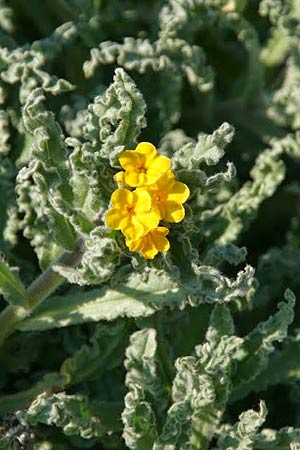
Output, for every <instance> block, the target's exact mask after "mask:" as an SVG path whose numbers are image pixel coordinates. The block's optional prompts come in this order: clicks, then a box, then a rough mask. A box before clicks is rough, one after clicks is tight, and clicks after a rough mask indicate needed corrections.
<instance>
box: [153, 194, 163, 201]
mask: <svg viewBox="0 0 300 450" xmlns="http://www.w3.org/2000/svg"><path fill="white" fill-rule="evenodd" d="M154 201H155V202H156V203H160V201H161V198H160V195H159V194H155V195H154Z"/></svg>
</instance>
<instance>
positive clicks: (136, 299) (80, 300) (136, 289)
mask: <svg viewBox="0 0 300 450" xmlns="http://www.w3.org/2000/svg"><path fill="white" fill-rule="evenodd" d="M195 269H196V271H197V273H196V276H195V277H193V278H190V279H186V280H184V284H183V283H182V282H181V281H180V280H178V278H176V277H175V276H174V277H172V276H171V275H170V274H168V273H167V272H165V271H162V270H156V269H152V270H149V271H147V272H146V273H145V274H141V273H132V274H131V275H129V276H128V278H127V279H126V281H125V280H124V279H123V280H120V281H119V282H118V284H116V285H112V286H110V285H104V286H103V287H102V288H100V289H94V290H92V291H87V292H82V293H78V292H71V293H70V294H67V293H66V294H65V295H64V296H63V297H60V296H56V297H52V298H49V300H48V301H46V302H44V303H43V304H42V305H41V306H40V307H38V308H37V309H36V311H35V312H34V314H33V315H32V316H31V317H30V318H28V319H26V320H24V321H23V322H22V323H19V324H18V325H17V328H18V329H19V330H24V331H33V330H47V329H51V328H57V327H64V326H68V325H74V324H80V323H84V322H89V321H99V320H114V319H116V318H117V317H146V316H149V315H152V314H153V313H154V312H155V311H157V310H158V309H162V308H164V307H169V308H171V309H173V308H180V309H182V308H184V306H185V305H187V304H192V305H194V306H196V305H198V304H199V303H202V302H219V303H226V302H230V301H245V300H246V302H247V300H248V299H249V297H251V296H252V294H253V290H254V286H253V285H254V281H255V280H254V278H253V269H252V268H251V267H250V266H247V267H246V268H245V271H240V272H239V273H238V275H237V278H236V280H230V279H228V278H227V277H225V276H224V275H222V274H221V273H220V272H219V271H218V270H216V269H213V268H212V267H206V266H200V267H198V268H196V267H195Z"/></svg>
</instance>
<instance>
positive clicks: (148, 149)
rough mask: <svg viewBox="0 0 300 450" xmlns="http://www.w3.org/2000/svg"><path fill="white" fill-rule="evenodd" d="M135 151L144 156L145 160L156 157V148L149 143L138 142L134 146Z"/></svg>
mask: <svg viewBox="0 0 300 450" xmlns="http://www.w3.org/2000/svg"><path fill="white" fill-rule="evenodd" d="M135 151H136V152H138V153H140V154H142V155H145V156H146V157H147V159H152V158H154V157H155V156H156V148H155V146H154V145H153V144H151V142H140V143H139V144H138V145H137V146H136V149H135Z"/></svg>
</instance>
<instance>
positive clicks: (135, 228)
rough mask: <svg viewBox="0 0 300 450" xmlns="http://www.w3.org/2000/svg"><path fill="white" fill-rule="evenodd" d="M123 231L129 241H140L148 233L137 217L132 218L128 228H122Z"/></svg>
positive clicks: (127, 225)
mask: <svg viewBox="0 0 300 450" xmlns="http://www.w3.org/2000/svg"><path fill="white" fill-rule="evenodd" d="M121 231H122V233H123V234H124V235H125V237H126V238H127V239H133V240H136V239H139V238H140V237H141V236H143V234H145V233H146V232H147V230H145V228H144V227H143V224H142V223H141V222H140V221H139V220H138V219H137V218H136V216H132V218H131V221H128V222H127V223H126V226H125V227H122V228H121Z"/></svg>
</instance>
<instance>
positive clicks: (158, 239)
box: [126, 227, 170, 259]
mask: <svg viewBox="0 0 300 450" xmlns="http://www.w3.org/2000/svg"><path fill="white" fill-rule="evenodd" d="M168 233H169V230H168V228H165V227H157V228H154V229H153V230H151V231H149V232H148V233H147V234H146V235H145V236H142V237H141V238H140V239H136V240H135V239H126V245H127V247H128V248H129V250H130V251H131V252H140V253H142V255H143V256H144V257H145V258H147V259H153V258H154V256H156V255H157V253H158V252H167V251H168V250H169V248H170V243H169V241H168V239H167V238H166V235H167V234H168Z"/></svg>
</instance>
